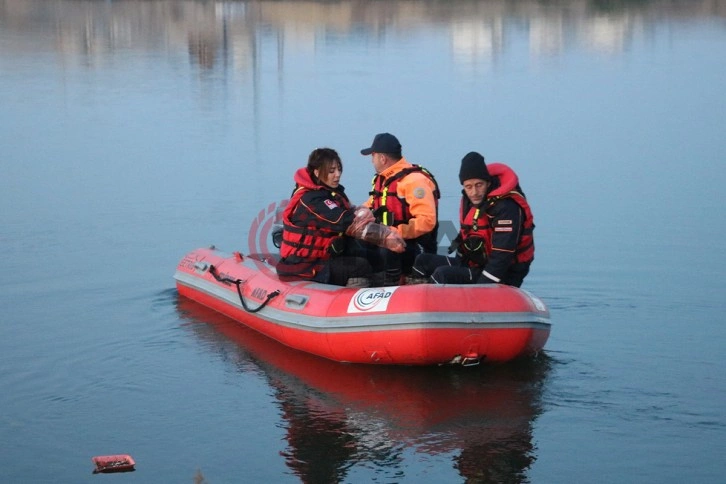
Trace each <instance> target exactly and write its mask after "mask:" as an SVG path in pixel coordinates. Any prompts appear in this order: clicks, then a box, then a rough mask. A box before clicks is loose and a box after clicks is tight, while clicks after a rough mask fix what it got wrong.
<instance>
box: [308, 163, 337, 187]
mask: <svg viewBox="0 0 726 484" xmlns="http://www.w3.org/2000/svg"><path fill="white" fill-rule="evenodd" d="M314 173H315V176H316V177H317V178H318V180H320V183H322V184H324V185H327V186H329V187H330V188H338V185H340V176H341V175H342V174H343V169H342V167H341V166H340V163H339V162H338V161H333V162H331V163H326V164H324V165H323V166H322V168H320V169H316V170H314Z"/></svg>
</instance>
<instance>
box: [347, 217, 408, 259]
mask: <svg viewBox="0 0 726 484" xmlns="http://www.w3.org/2000/svg"><path fill="white" fill-rule="evenodd" d="M359 238H360V239H362V240H365V241H366V242H370V243H371V244H374V245H377V246H378V247H385V248H386V249H389V250H392V251H394V252H399V253H400V252H403V251H404V249H405V248H406V241H404V240H403V238H402V237H401V236H400V235H399V234H398V232H397V231H395V230H394V229H392V228H391V227H389V226H387V225H381V224H379V223H375V222H373V223H369V224H368V225H366V226H365V228H364V229H363V232H362V233H361V236H360V237H359Z"/></svg>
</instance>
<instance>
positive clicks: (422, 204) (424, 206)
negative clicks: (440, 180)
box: [365, 173, 436, 239]
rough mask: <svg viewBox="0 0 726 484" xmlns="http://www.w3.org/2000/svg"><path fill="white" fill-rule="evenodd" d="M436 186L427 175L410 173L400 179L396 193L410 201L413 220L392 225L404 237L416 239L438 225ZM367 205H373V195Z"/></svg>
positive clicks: (407, 201) (409, 207) (409, 206)
mask: <svg viewBox="0 0 726 484" xmlns="http://www.w3.org/2000/svg"><path fill="white" fill-rule="evenodd" d="M435 189H436V186H435V185H434V182H432V181H431V180H430V179H429V178H428V177H427V176H426V175H423V174H421V173H410V174H408V175H406V176H405V177H403V178H402V179H401V180H399V182H398V184H397V185H396V192H397V193H396V194H397V195H398V197H399V198H403V199H405V200H406V203H408V210H409V212H411V217H412V218H411V220H409V221H408V223H405V224H400V225H396V226H395V227H392V228H393V229H394V230H396V231H397V232H398V233H399V234H400V235H401V237H403V238H404V239H415V238H416V237H420V236H421V235H424V234H427V233H429V232H431V231H432V230H434V227H436V198H435V197H434V190H435ZM365 205H366V206H367V207H372V206H373V197H370V198H368V200H367V201H366V203H365Z"/></svg>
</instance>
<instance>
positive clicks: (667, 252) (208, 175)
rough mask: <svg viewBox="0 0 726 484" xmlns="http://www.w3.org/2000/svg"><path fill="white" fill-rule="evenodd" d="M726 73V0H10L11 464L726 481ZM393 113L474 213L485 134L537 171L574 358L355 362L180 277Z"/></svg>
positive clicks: (435, 477) (7, 328) (0, 233)
mask: <svg viewBox="0 0 726 484" xmlns="http://www.w3.org/2000/svg"><path fill="white" fill-rule="evenodd" d="M724 86H726V1H723V0H691V1H647V0H640V1H632V2H629V1H625V0H621V1H584V0H583V1H567V0H564V1H560V2H536V1H504V0H502V1H466V2H453V1H452V2H436V1H400V2H399V1H386V2H379V1H338V2H314V1H307V2H295V1H274V2H273V1H270V2H267V1H256V2H242V1H240V2H231V1H230V2H221V1H218V2H215V1H198V2H197V1H172V0H169V1H153V0H150V1H134V0H127V1H113V2H111V1H71V0H67V1H65V0H56V1H52V2H51V1H45V0H0V207H1V210H0V251H1V252H2V254H3V270H2V272H0V308H2V320H1V322H0V388H1V389H2V390H1V392H0V445H1V447H2V452H0V469H2V471H1V472H2V478H1V479H0V480H2V481H4V482H29V483H30V482H38V483H42V482H73V483H79V482H98V481H99V480H104V481H106V480H113V481H114V482H122V481H123V482H143V483H159V482H175V483H176V482H194V480H195V478H196V480H197V481H199V480H201V476H203V477H204V478H206V481H207V482H209V483H222V482H311V483H312V482H315V483H318V482H319V483H324V482H370V481H375V482H385V483H388V482H447V483H449V482H450V483H457V482H535V483H540V482H542V483H549V482H552V483H555V482H557V483H560V482H617V483H623V482H633V483H635V482H637V483H641V482H659V483H660V482H673V483H676V482H678V483H680V482H699V483H706V482H708V483H711V482H713V483H715V482H723V479H724V477H723V476H724V473H725V472H726V464H725V462H726V461H725V460H724V456H725V455H726V410H725V408H726V407H725V406H724V402H725V401H726V379H725V378H724V374H726V362H725V361H724V358H723V353H724V345H725V341H726V316H724V314H726V302H725V299H726V298H725V297H724V296H726V278H725V277H724V272H726V255H724V250H723V247H722V241H723V240H724V238H725V237H726V217H724V210H723V208H722V206H721V203H722V196H721V191H722V189H723V187H724V186H725V185H726V166H725V163H724V162H725V157H726V136H725V135H724V133H726V95H725V94H724ZM382 131H389V132H392V133H394V134H396V135H397V136H398V137H399V139H400V140H401V143H402V144H403V149H404V154H405V155H406V156H407V157H408V158H409V159H410V160H411V161H413V162H417V163H420V164H423V165H424V166H426V167H427V168H429V169H430V170H431V171H432V172H433V173H434V174H435V175H436V177H437V179H438V181H439V184H440V186H441V189H442V192H443V200H442V205H441V217H442V219H444V220H449V221H452V220H456V216H457V213H456V212H457V204H458V199H459V193H460V189H461V187H460V185H459V184H458V179H457V173H458V165H459V160H460V159H461V157H462V156H463V155H464V154H465V153H466V152H468V151H471V150H477V151H480V152H481V153H483V154H484V155H485V156H486V157H487V160H489V161H502V162H504V163H507V164H509V165H510V166H512V167H513V168H514V169H515V170H516V171H517V172H518V173H519V175H520V180H521V182H522V186H523V188H524V190H525V192H526V193H527V195H528V198H529V200H530V203H531V205H532V207H533V211H534V215H535V220H536V224H537V229H536V231H535V239H536V244H537V254H536V261H535V263H534V265H533V267H532V272H531V273H530V276H529V277H528V278H527V280H526V281H525V283H524V288H525V289H527V290H529V291H531V292H533V293H534V294H536V295H538V296H540V297H541V298H542V299H543V300H544V301H545V302H546V303H547V304H548V305H549V306H550V309H551V313H552V323H553V327H552V334H551V337H550V340H549V341H548V343H547V345H546V351H545V354H544V355H542V356H541V357H539V358H537V359H534V360H532V361H524V362H520V363H518V364H512V365H505V366H503V367H499V368H468V369H464V368H423V369H420V368H419V369H416V368H380V367H375V368H370V367H357V366H351V365H340V364H335V363H331V362H327V361H321V360H319V359H316V358H311V357H308V356H306V355H302V354H299V353H296V352H294V351H292V350H289V349H287V348H285V347H283V346H280V345H278V344H277V343H274V342H272V341H270V340H267V339H266V338H264V337H261V336H259V335H257V334H255V333H253V332H251V331H249V330H246V329H244V328H241V327H239V326H237V325H236V324H235V323H233V322H231V321H229V320H227V319H225V318H223V317H221V316H218V315H216V314H215V313H211V312H209V311H208V310H205V309H203V308H200V307H199V306H197V305H195V304H193V303H190V302H189V301H185V300H183V299H180V298H179V297H178V296H177V294H176V290H175V288H174V281H173V278H172V275H173V273H174V270H175V267H176V264H177V262H178V261H179V260H180V259H181V258H182V257H183V256H184V254H185V253H186V252H188V251H190V250H192V249H194V248H196V247H201V246H207V245H210V244H215V245H216V246H217V247H220V248H222V249H224V250H228V251H232V250H241V251H243V252H246V251H247V250H248V247H249V242H250V240H249V238H248V232H249V230H248V229H249V227H250V226H251V225H252V222H253V221H254V220H255V217H257V216H258V214H259V213H260V212H261V211H262V210H265V209H266V207H267V206H268V205H270V204H275V203H277V202H279V201H280V200H283V199H284V198H286V197H287V196H288V194H289V192H290V190H291V188H292V174H293V172H294V170H295V169H296V168H298V167H299V166H302V164H304V163H305V161H306V159H307V155H308V153H309V152H310V151H311V150H312V149H313V148H316V147H319V146H330V147H333V148H335V149H337V150H338V151H339V153H340V154H341V156H342V157H343V162H344V168H345V171H344V175H343V183H344V184H345V185H346V187H347V191H348V193H349V195H350V196H351V198H352V200H353V201H354V202H360V201H362V200H363V199H364V198H365V196H366V194H367V191H368V189H369V184H370V180H371V177H372V174H373V170H372V166H371V164H370V160H369V157H363V156H361V155H360V154H359V150H360V149H361V148H363V147H365V146H368V145H369V143H370V141H371V140H372V138H373V135H374V134H375V133H378V132H382ZM442 245H448V241H442ZM115 453H128V454H131V455H132V456H133V457H134V458H135V459H136V462H137V465H136V469H137V470H136V471H135V472H133V473H126V474H120V475H115V476H94V475H93V474H92V472H91V471H92V470H93V466H92V463H91V457H92V456H95V455H103V454H115Z"/></svg>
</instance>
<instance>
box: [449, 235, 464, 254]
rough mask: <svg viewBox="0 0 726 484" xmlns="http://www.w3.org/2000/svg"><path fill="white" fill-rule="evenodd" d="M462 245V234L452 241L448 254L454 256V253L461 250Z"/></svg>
mask: <svg viewBox="0 0 726 484" xmlns="http://www.w3.org/2000/svg"><path fill="white" fill-rule="evenodd" d="M460 244H461V234H459V235H457V236H456V238H455V239H454V240H452V241H451V245H450V246H449V249H448V251H447V252H448V253H449V254H453V253H454V252H456V251H458V250H459V245H460Z"/></svg>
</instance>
